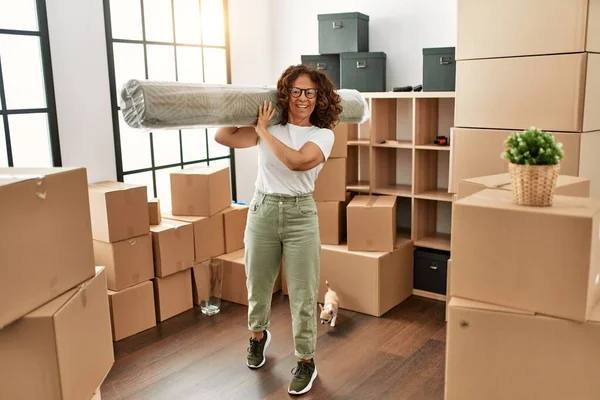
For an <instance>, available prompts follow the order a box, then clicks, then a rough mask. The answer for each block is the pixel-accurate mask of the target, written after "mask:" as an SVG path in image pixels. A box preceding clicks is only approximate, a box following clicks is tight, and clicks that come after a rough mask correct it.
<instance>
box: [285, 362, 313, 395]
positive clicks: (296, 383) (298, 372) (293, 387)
mask: <svg viewBox="0 0 600 400" xmlns="http://www.w3.org/2000/svg"><path fill="white" fill-rule="evenodd" d="M292 375H294V377H293V378H292V382H291V383H290V387H289V388H288V393H289V394H296V395H297V394H304V393H307V392H308V391H309V390H310V389H311V388H312V384H313V382H314V381H315V379H316V378H317V367H316V366H315V362H314V360H310V362H305V361H298V365H297V366H296V368H294V369H292Z"/></svg>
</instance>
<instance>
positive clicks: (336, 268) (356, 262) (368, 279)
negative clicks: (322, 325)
mask: <svg viewBox="0 0 600 400" xmlns="http://www.w3.org/2000/svg"><path fill="white" fill-rule="evenodd" d="M397 246H398V247H397V248H395V249H394V250H393V251H392V252H356V251H349V250H348V246H346V245H340V246H331V245H323V246H322V249H321V281H320V285H319V299H320V301H321V302H323V301H324V299H325V293H326V292H327V287H326V286H325V281H329V285H330V286H331V288H332V289H333V290H335V291H336V292H337V293H338V295H339V296H340V307H341V308H344V309H347V310H352V311H356V312H360V313H364V314H369V315H373V316H376V317H380V316H382V315H383V314H385V313H386V312H388V311H389V310H391V309H392V308H394V307H395V306H397V305H398V304H400V303H402V302H403V301H404V300H406V299H407V298H408V297H410V296H411V295H412V291H413V265H414V245H413V242H412V241H410V240H403V241H401V242H399V243H398V244H397Z"/></svg>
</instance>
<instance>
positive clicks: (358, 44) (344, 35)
mask: <svg viewBox="0 0 600 400" xmlns="http://www.w3.org/2000/svg"><path fill="white" fill-rule="evenodd" d="M318 19H319V54H340V53H345V52H367V51H369V16H368V15H365V14H361V13H358V12H353V13H341V14H321V15H319V16H318Z"/></svg>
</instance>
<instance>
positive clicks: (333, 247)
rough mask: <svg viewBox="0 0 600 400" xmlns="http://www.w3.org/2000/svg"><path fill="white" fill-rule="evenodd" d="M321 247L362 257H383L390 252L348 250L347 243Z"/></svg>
mask: <svg viewBox="0 0 600 400" xmlns="http://www.w3.org/2000/svg"><path fill="white" fill-rule="evenodd" d="M321 249H323V250H331V251H337V252H343V253H349V254H351V255H356V256H361V257H369V258H381V257H384V256H385V255H387V254H390V253H389V252H383V251H348V244H347V243H343V244H339V245H336V244H322V245H321Z"/></svg>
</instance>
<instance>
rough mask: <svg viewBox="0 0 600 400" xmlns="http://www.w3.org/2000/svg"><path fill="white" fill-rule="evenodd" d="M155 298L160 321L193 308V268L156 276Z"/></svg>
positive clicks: (157, 315) (157, 317) (157, 316)
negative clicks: (160, 276) (165, 275)
mask: <svg viewBox="0 0 600 400" xmlns="http://www.w3.org/2000/svg"><path fill="white" fill-rule="evenodd" d="M154 300H155V305H156V319H157V321H158V322H162V321H165V320H167V319H169V318H171V317H174V316H176V315H178V314H181V313H183V312H185V311H187V310H190V309H192V307H193V306H194V305H193V303H192V300H193V299H192V269H191V268H190V269H186V270H185V271H181V272H177V273H175V274H172V275H169V276H167V277H165V278H159V277H156V278H154Z"/></svg>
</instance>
